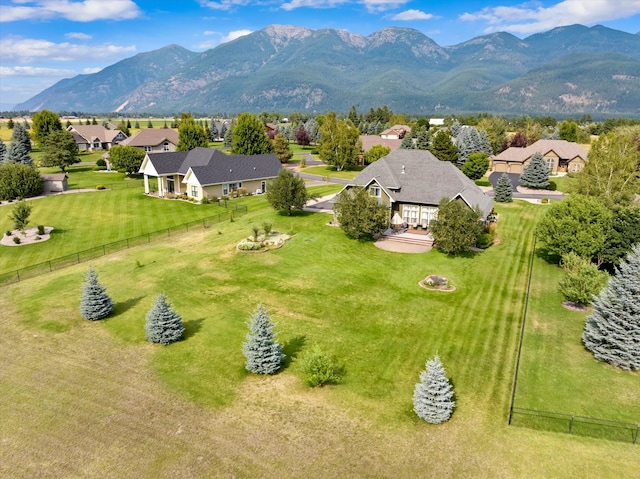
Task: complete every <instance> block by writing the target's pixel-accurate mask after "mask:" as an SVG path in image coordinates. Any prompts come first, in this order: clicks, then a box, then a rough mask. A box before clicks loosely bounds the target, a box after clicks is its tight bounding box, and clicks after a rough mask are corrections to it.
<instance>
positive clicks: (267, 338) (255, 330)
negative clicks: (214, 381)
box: [242, 304, 285, 374]
mask: <svg viewBox="0 0 640 479" xmlns="http://www.w3.org/2000/svg"><path fill="white" fill-rule="evenodd" d="M276 336H277V335H276V333H275V332H274V331H273V323H272V322H271V318H270V317H269V313H268V312H267V311H265V310H264V308H263V307H262V305H261V304H260V305H258V309H257V311H256V312H255V313H254V314H253V315H252V316H251V321H250V323H249V333H248V334H247V341H246V342H245V343H244V344H243V345H242V352H243V354H244V357H245V358H246V362H245V366H244V367H245V369H246V370H247V371H249V372H252V373H254V374H275V373H276V372H278V370H279V369H280V368H281V367H282V361H283V360H284V357H285V355H284V354H283V353H282V346H281V345H280V343H278V341H277V340H276Z"/></svg>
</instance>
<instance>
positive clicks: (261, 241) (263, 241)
mask: <svg viewBox="0 0 640 479" xmlns="http://www.w3.org/2000/svg"><path fill="white" fill-rule="evenodd" d="M289 239H291V236H289V235H285V234H281V233H278V232H277V231H274V232H271V233H270V234H269V237H268V238H265V237H258V241H254V240H253V238H245V239H243V240H242V241H240V242H239V243H238V244H237V245H236V250H237V251H239V252H240V253H264V252H265V251H270V250H272V249H278V248H282V246H283V245H284V243H285V242H286V241H288V240H289Z"/></svg>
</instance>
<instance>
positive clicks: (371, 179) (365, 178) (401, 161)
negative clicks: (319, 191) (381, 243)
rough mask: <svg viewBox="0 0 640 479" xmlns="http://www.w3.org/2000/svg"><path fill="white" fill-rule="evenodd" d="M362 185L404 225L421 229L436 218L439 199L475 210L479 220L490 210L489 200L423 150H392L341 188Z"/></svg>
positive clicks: (448, 166)
mask: <svg viewBox="0 0 640 479" xmlns="http://www.w3.org/2000/svg"><path fill="white" fill-rule="evenodd" d="M355 186H362V187H365V188H367V189H368V191H369V194H370V195H371V196H373V197H376V198H378V201H379V202H381V203H383V204H385V205H387V206H388V207H389V220H391V218H392V217H393V215H394V214H395V213H398V215H399V216H400V217H401V218H402V219H403V221H404V222H405V223H407V224H408V225H411V226H414V227H417V226H420V227H422V228H424V229H427V228H428V227H429V224H430V223H431V221H433V220H434V219H436V218H437V215H438V205H439V203H440V201H441V200H442V198H445V197H446V198H449V199H453V200H458V201H462V202H463V203H464V204H465V205H466V206H468V207H469V208H476V207H478V208H479V209H480V211H481V212H482V216H483V219H485V220H486V219H487V217H488V216H489V214H490V213H491V210H492V209H493V204H494V203H493V200H492V199H491V198H489V197H488V196H487V195H485V194H484V192H483V191H482V190H481V189H480V188H478V186H476V184H475V183H474V182H473V181H471V180H470V179H469V178H467V177H466V176H465V175H464V173H462V172H461V171H460V170H459V169H458V168H456V167H455V166H454V165H453V164H452V163H450V162H448V161H440V160H438V159H437V158H436V157H435V156H433V155H432V154H431V153H430V152H429V151H426V150H405V149H399V150H396V151H394V152H392V153H390V154H389V155H387V156H385V157H384V158H380V159H379V160H378V161H376V162H374V163H372V164H370V165H369V166H367V167H366V168H365V169H364V170H362V171H361V172H360V173H359V174H358V175H357V176H356V177H355V178H354V179H353V182H352V183H350V184H349V185H347V186H346V187H345V189H350V188H353V187H355Z"/></svg>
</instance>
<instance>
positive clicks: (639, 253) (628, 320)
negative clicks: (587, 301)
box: [582, 244, 640, 370]
mask: <svg viewBox="0 0 640 479" xmlns="http://www.w3.org/2000/svg"><path fill="white" fill-rule="evenodd" d="M592 304H593V311H592V313H591V314H590V315H589V316H588V317H587V321H586V323H585V328H584V332H583V333H582V342H583V343H584V345H585V347H586V348H587V349H588V350H589V351H591V352H592V353H593V355H594V357H595V358H596V359H598V360H600V361H605V362H607V363H609V364H613V365H614V366H617V367H619V368H621V369H626V370H639V369H640V244H637V245H635V246H634V247H633V249H632V250H631V252H630V253H629V254H628V255H627V257H626V259H625V260H623V261H621V262H620V266H619V267H618V268H616V274H615V276H613V277H611V278H610V279H609V283H608V284H607V287H606V288H605V289H603V290H602V292H601V293H600V295H599V296H597V297H595V298H594V300H593V303H592Z"/></svg>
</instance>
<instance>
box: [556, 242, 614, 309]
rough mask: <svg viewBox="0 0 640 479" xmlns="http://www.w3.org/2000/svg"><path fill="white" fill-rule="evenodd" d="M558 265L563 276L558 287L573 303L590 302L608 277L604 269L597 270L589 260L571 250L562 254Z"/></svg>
mask: <svg viewBox="0 0 640 479" xmlns="http://www.w3.org/2000/svg"><path fill="white" fill-rule="evenodd" d="M560 266H561V267H562V269H563V271H564V276H563V277H562V279H561V280H560V283H559V284H558V287H559V289H560V292H561V293H562V295H563V296H564V297H565V299H566V300H567V301H570V302H572V303H575V304H579V305H587V304H589V303H591V301H592V300H593V296H594V295H597V294H599V293H600V291H601V290H602V288H604V286H605V285H606V284H607V280H608V279H609V275H608V274H607V273H606V272H605V271H599V270H598V267H597V266H596V265H595V264H593V263H592V262H591V261H589V260H588V259H584V258H581V257H580V256H578V255H577V254H575V253H573V252H571V253H567V254H564V255H562V261H561V262H560Z"/></svg>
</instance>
